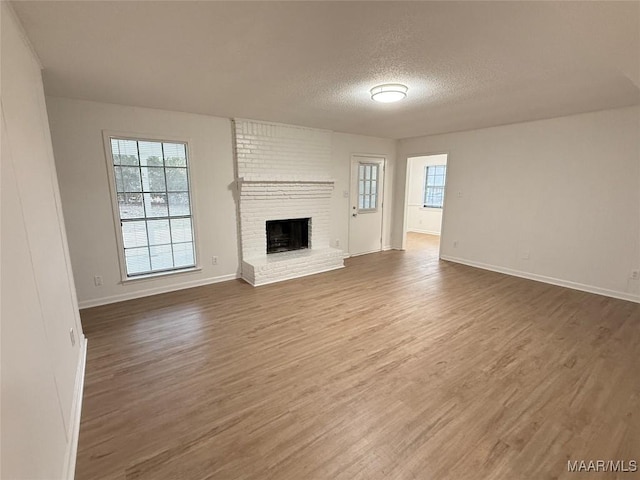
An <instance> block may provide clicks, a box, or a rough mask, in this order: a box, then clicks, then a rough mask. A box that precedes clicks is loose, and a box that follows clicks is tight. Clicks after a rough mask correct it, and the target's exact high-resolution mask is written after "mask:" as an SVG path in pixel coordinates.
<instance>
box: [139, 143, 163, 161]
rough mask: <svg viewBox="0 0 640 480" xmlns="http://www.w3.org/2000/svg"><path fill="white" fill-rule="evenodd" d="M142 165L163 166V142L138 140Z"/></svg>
mask: <svg viewBox="0 0 640 480" xmlns="http://www.w3.org/2000/svg"><path fill="white" fill-rule="evenodd" d="M138 149H139V150H140V165H142V166H155V167H162V144H161V143H160V142H138Z"/></svg>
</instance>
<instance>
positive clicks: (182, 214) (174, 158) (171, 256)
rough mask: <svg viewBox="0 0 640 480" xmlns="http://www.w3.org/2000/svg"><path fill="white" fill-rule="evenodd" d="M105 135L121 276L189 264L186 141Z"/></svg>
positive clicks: (191, 263)
mask: <svg viewBox="0 0 640 480" xmlns="http://www.w3.org/2000/svg"><path fill="white" fill-rule="evenodd" d="M108 138H109V142H110V151H111V168H112V171H113V176H112V178H111V180H112V189H113V196H114V214H115V216H116V220H117V222H116V223H119V225H120V239H121V241H120V242H119V247H120V250H121V259H122V262H121V263H122V265H123V270H124V271H123V278H125V279H126V278H129V279H131V278H136V277H144V276H145V275H149V274H157V273H161V272H165V273H169V272H174V271H179V270H184V269H189V268H194V267H195V266H196V256H195V245H194V225H193V212H192V204H191V192H190V188H189V159H188V156H187V151H188V149H187V144H186V143H181V142H175V141H155V140H141V139H140V140H139V139H130V138H117V137H108Z"/></svg>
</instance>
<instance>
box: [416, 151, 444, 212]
mask: <svg viewBox="0 0 640 480" xmlns="http://www.w3.org/2000/svg"><path fill="white" fill-rule="evenodd" d="M441 166H444V167H445V172H446V168H447V164H446V163H439V164H433V165H425V166H424V173H423V176H422V202H420V210H439V211H442V210H443V209H444V193H445V189H446V186H447V174H446V173H445V177H444V178H445V180H444V185H443V186H442V195H443V198H442V206H440V207H429V206H427V205H425V204H424V199H425V197H426V196H427V172H428V171H429V167H441ZM432 187H433V186H432Z"/></svg>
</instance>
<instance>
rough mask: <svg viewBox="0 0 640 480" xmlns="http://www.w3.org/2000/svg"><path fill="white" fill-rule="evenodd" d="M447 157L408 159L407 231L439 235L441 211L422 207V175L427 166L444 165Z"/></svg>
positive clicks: (431, 156) (434, 156)
mask: <svg viewBox="0 0 640 480" xmlns="http://www.w3.org/2000/svg"><path fill="white" fill-rule="evenodd" d="M446 164H447V156H446V155H444V154H441V155H429V156H425V157H412V158H409V159H408V165H409V167H408V169H409V177H408V179H407V182H408V185H409V192H408V197H407V231H408V232H418V233H428V234H430V235H440V228H441V225H442V209H441V208H426V207H423V200H424V197H423V196H424V173H425V167H427V166H428V165H446Z"/></svg>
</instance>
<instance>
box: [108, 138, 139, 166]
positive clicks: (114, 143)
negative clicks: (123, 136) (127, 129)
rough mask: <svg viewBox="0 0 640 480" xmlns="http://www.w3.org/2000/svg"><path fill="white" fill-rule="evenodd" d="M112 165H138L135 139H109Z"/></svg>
mask: <svg viewBox="0 0 640 480" xmlns="http://www.w3.org/2000/svg"><path fill="white" fill-rule="evenodd" d="M111 153H112V156H113V164H114V165H138V145H137V142H136V141H135V140H117V139H113V138H112V139H111Z"/></svg>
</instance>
